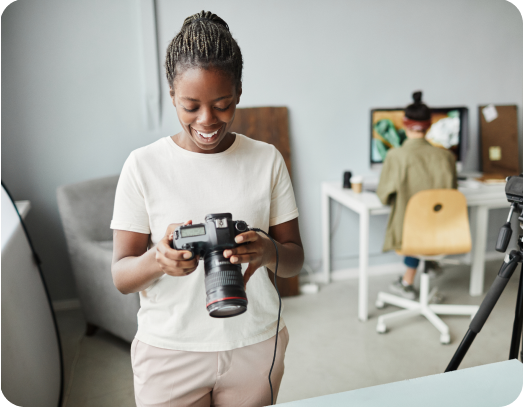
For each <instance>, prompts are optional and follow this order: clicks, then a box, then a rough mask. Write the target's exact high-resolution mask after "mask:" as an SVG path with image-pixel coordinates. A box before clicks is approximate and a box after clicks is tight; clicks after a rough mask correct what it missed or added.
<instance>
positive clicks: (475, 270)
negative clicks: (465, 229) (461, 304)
mask: <svg viewBox="0 0 523 407" xmlns="http://www.w3.org/2000/svg"><path fill="white" fill-rule="evenodd" d="M471 209H472V211H471V212H472V216H471V218H472V220H473V222H474V231H475V233H474V239H473V246H472V252H473V253H472V267H471V272H470V289H469V292H470V295H472V296H477V295H481V294H483V279H484V274H485V251H486V248H487V226H488V208H487V207H486V206H475V207H473V208H471Z"/></svg>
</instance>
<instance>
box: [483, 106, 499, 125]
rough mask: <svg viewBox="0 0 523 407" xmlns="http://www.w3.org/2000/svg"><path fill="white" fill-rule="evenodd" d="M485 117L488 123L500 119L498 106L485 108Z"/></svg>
mask: <svg viewBox="0 0 523 407" xmlns="http://www.w3.org/2000/svg"><path fill="white" fill-rule="evenodd" d="M483 117H484V118H485V121H486V122H487V123H490V122H491V121H492V120H496V119H497V118H498V111H497V110H496V106H494V105H493V104H490V105H488V106H485V107H484V108H483Z"/></svg>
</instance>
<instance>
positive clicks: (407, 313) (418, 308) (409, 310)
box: [376, 272, 479, 345]
mask: <svg viewBox="0 0 523 407" xmlns="http://www.w3.org/2000/svg"><path fill="white" fill-rule="evenodd" d="M436 292H437V289H436V288H435V289H433V290H432V291H431V292H430V293H429V276H428V274H427V273H426V272H424V273H423V274H422V275H421V287H420V300H419V302H418V301H412V300H407V299H405V298H401V297H398V296H396V295H392V294H389V293H384V292H380V293H378V299H377V300H376V307H378V308H383V307H384V306H385V304H386V303H387V304H392V305H395V306H397V307H400V308H405V309H404V310H401V311H397V312H392V313H390V314H387V315H382V316H380V317H379V318H378V325H377V326H376V331H378V332H379V333H385V332H387V324H386V323H387V322H390V321H396V320H401V319H406V318H410V317H414V316H417V315H423V316H424V317H425V318H427V319H428V320H429V322H430V323H431V324H432V325H434V326H435V327H436V329H437V330H438V331H439V332H440V339H439V340H440V342H441V343H442V344H445V345H447V344H449V343H450V333H449V327H448V326H447V324H445V323H444V322H443V321H442V320H441V319H440V318H439V317H438V314H439V315H467V316H470V317H471V318H472V317H474V315H475V314H476V312H477V311H478V309H479V306H477V305H450V304H449V305H447V304H429V303H430V300H431V299H432V298H433V297H434V295H435V294H436Z"/></svg>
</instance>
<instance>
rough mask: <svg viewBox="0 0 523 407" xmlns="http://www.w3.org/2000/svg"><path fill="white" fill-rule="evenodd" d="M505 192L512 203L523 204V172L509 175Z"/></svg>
mask: <svg viewBox="0 0 523 407" xmlns="http://www.w3.org/2000/svg"><path fill="white" fill-rule="evenodd" d="M505 194H506V195H507V199H508V201H509V202H510V203H516V204H520V205H521V204H523V174H519V175H514V176H511V177H507V184H506V185H505Z"/></svg>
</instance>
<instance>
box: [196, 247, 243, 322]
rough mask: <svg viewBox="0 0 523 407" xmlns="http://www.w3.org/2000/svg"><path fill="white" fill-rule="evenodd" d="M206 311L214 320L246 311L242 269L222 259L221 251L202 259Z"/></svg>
mask: <svg viewBox="0 0 523 407" xmlns="http://www.w3.org/2000/svg"><path fill="white" fill-rule="evenodd" d="M204 267H205V291H206V292H207V311H209V315H210V316H211V317H214V318H228V317H234V316H236V315H240V314H243V313H244V312H245V311H247V294H245V290H244V288H243V275H242V268H241V265H239V264H232V263H231V262H230V261H229V259H227V258H225V257H223V250H216V251H212V252H210V253H208V254H207V255H206V256H205V258H204Z"/></svg>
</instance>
